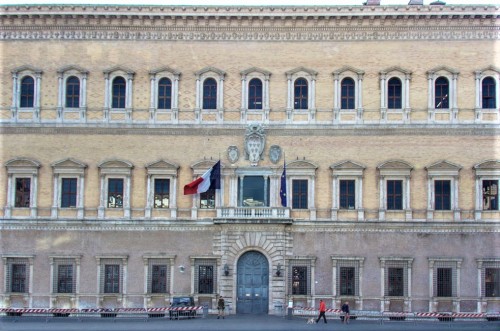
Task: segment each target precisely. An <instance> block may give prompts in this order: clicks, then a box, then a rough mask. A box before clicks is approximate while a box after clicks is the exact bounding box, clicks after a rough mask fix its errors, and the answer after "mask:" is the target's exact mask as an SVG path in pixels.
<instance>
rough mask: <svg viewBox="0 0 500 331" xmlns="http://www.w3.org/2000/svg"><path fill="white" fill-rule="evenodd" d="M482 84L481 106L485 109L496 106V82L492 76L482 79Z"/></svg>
mask: <svg viewBox="0 0 500 331" xmlns="http://www.w3.org/2000/svg"><path fill="white" fill-rule="evenodd" d="M481 85H482V86H481V87H482V106H483V108H486V109H494V108H496V107H497V102H496V83H495V80H494V79H493V78H492V77H486V78H485V79H483V82H482V84H481Z"/></svg>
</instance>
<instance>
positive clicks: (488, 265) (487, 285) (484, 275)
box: [480, 259, 500, 298]
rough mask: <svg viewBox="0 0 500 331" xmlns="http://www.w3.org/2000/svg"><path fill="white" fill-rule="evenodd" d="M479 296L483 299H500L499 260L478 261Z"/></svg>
mask: <svg viewBox="0 0 500 331" xmlns="http://www.w3.org/2000/svg"><path fill="white" fill-rule="evenodd" d="M480 262H481V264H480V268H481V269H480V272H481V296H482V297H484V298H499V297H500V260H499V259H485V260H483V259H480Z"/></svg>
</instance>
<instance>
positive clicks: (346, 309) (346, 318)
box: [341, 301, 350, 324]
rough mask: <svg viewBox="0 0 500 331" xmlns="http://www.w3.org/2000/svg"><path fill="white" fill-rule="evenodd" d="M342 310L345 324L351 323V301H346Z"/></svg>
mask: <svg viewBox="0 0 500 331" xmlns="http://www.w3.org/2000/svg"><path fill="white" fill-rule="evenodd" d="M341 310H342V312H343V313H344V324H349V314H350V311H349V302H347V301H346V302H344V304H343V305H342V308H341Z"/></svg>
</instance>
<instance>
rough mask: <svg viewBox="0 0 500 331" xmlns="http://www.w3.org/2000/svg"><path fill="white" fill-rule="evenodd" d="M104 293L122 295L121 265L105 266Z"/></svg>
mask: <svg viewBox="0 0 500 331" xmlns="http://www.w3.org/2000/svg"><path fill="white" fill-rule="evenodd" d="M104 293H120V265H118V264H106V265H105V266H104Z"/></svg>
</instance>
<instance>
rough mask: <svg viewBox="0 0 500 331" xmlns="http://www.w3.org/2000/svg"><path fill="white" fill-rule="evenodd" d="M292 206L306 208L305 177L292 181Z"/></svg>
mask: <svg viewBox="0 0 500 331" xmlns="http://www.w3.org/2000/svg"><path fill="white" fill-rule="evenodd" d="M292 208H294V209H307V179H300V180H298V179H295V180H293V181H292Z"/></svg>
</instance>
